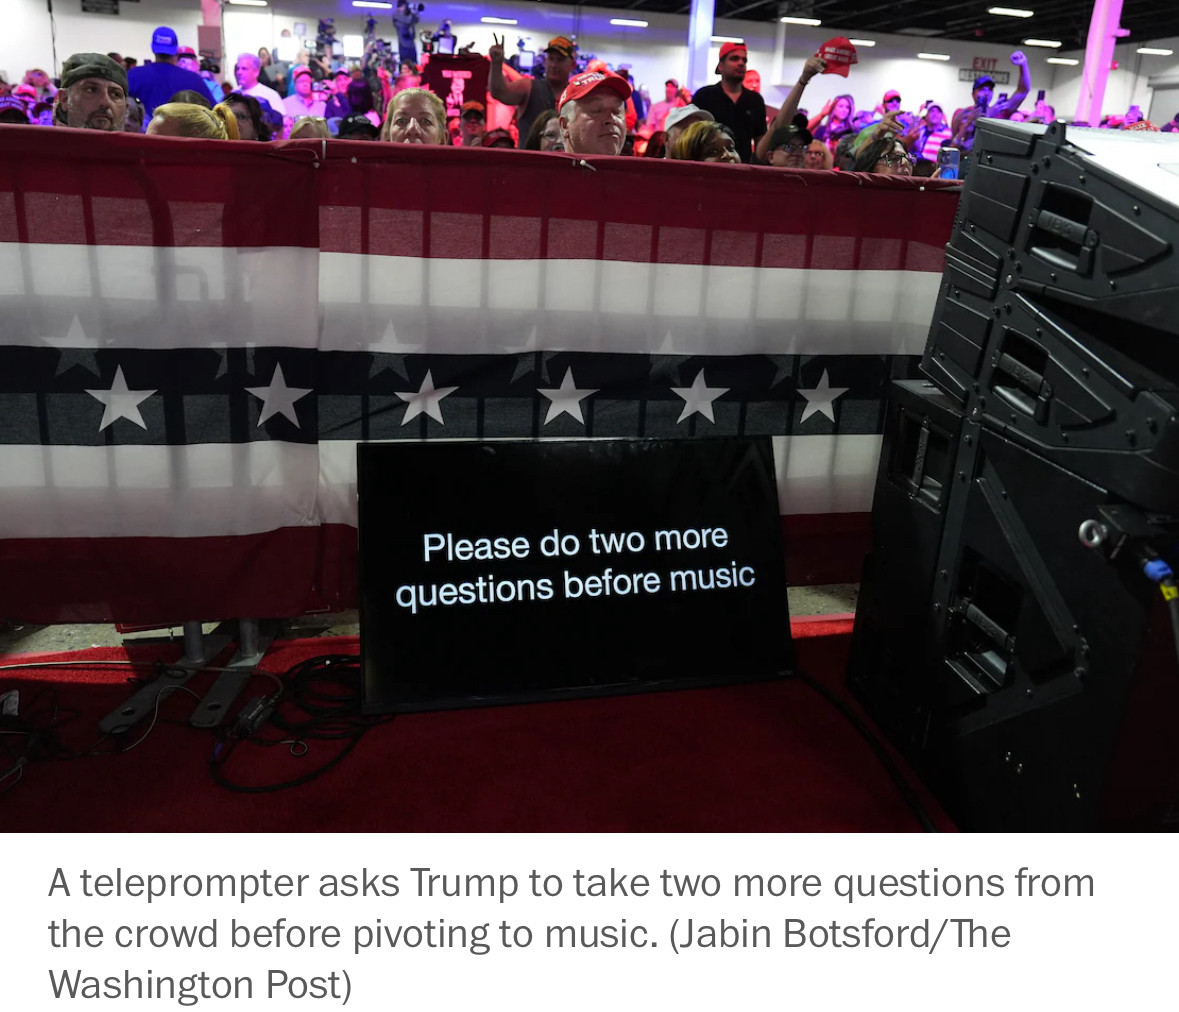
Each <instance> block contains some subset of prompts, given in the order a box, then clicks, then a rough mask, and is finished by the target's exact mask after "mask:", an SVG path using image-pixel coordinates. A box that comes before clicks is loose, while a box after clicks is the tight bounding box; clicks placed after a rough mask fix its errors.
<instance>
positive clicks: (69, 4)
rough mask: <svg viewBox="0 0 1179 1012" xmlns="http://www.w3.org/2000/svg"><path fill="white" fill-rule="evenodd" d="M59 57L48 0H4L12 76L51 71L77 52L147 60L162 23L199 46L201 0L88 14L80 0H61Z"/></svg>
mask: <svg viewBox="0 0 1179 1012" xmlns="http://www.w3.org/2000/svg"><path fill="white" fill-rule="evenodd" d="M53 8H54V20H55V21H56V23H57V62H56V65H55V64H54V59H53V41H52V33H51V31H50V24H49V13H48V10H47V5H46V3H45V0H0V23H2V24H3V26H4V27H3V32H0V72H3V74H4V78H5V80H7V81H9V82H15V81H19V80H20V79H21V78H22V77H24V75H25V71H27V70H30V69H31V68H33V67H40V68H41V69H43V70H45V71H46V72H47V73H48V74H49V75H50V76H51V77H56V76H57V74H58V73H60V71H61V64H62V63H63V62H64V60H65V58H66V57H67V56H69V55H70V54H71V53H111V52H115V53H122V54H123V55H124V56H134V57H136V58H137V59H139V60H140V61H141V62H142V61H143V60H144V59H150V57H151V34H152V32H153V31H154V30H155V29H156V28H157V27H159V26H160V25H168V26H170V27H172V28H174V29H176V35H177V37H178V38H179V40H180V45H182V46H192V47H193V48H194V49H195V48H196V46H197V30H196V26H197V25H199V24H200V23H201V5H200V0H141V2H140V3H124V4H122V5H121V7H120V14H119V15H118V16H117V17H113V16H111V15H109V14H83V13H82V5H81V2H80V0H55V3H54V5H53Z"/></svg>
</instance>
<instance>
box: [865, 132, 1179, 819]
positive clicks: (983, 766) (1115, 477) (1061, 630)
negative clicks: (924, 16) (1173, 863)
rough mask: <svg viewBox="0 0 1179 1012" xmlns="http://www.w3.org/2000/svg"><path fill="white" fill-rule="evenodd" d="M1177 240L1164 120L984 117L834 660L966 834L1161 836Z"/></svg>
mask: <svg viewBox="0 0 1179 1012" xmlns="http://www.w3.org/2000/svg"><path fill="white" fill-rule="evenodd" d="M1177 243H1179V136H1177V135H1173V134H1152V133H1121V132H1116V131H1098V130H1075V131H1074V130H1067V131H1066V128H1065V126H1064V124H1060V123H1057V124H1054V125H1052V126H1049V127H1043V126H1035V125H1031V124H1016V123H1008V122H1005V121H996V120H984V121H983V122H982V124H981V125H980V127H979V130H978V134H977V137H976V142H975V164H974V166H973V169H972V171H971V173H970V176H969V177H968V179H967V181H966V183H965V185H964V188H963V192H962V197H961V201H960V204H959V212H958V215H957V217H956V219H955V223H954V231H953V235H952V237H951V240H950V242H949V244H948V246H947V248H946V267H945V272H944V274H943V278H942V284H941V288H940V291H939V296H938V302H937V307H936V309H935V312H934V317H933V322H932V324H931V328H930V335H929V340H928V343H927V346H926V350H925V354H924V356H923V358H922V364H921V367H922V372H923V373H924V374H925V375H926V376H927V377H928V378H929V381H928V382H926V381H920V380H919V381H913V380H909V381H899V382H896V383H894V385H893V388H892V391H891V396H890V402H889V417H888V421H887V424H886V429H885V437H884V445H883V451H882V456H881V465H880V470H879V473H878V477H877V483H876V493H875V499H874V502H873V548H872V551H871V553H870V555H869V557H868V559H867V562H866V565H865V571H864V577H863V581H862V584H861V591H860V602H859V607H858V610H857V614H856V625H855V632H854V635H853V645H852V657H851V663H850V667H849V681H850V684H851V687H852V689H853V691H854V692H855V693H856V695H857V696H858V698H859V699H860V700H861V702H862V703H863V705H864V706H865V708H866V709H867V710H868V712H869V713H870V714H871V715H872V717H873V718H874V720H875V721H876V722H877V723H878V724H879V725H880V727H881V728H882V729H883V730H884V731H885V732H886V733H887V735H888V736H889V737H890V738H891V740H892V741H893V743H894V744H895V745H896V746H897V747H898V748H899V749H900V750H901V751H902V752H903V753H904V754H905V755H906V756H907V757H908V759H909V760H910V761H911V762H912V763H913V764H914V766H915V767H916V768H917V770H918V771H919V772H920V774H921V775H922V776H923V778H924V779H925V781H926V782H927V784H928V785H929V786H930V787H931V789H932V790H933V791H934V793H935V794H936V795H937V797H938V798H939V800H940V801H941V803H942V804H943V806H944V807H945V808H946V810H947V811H948V812H949V813H950V814H951V816H952V817H953V818H954V819H955V821H956V822H957V823H958V825H959V826H961V827H962V828H963V829H967V830H978V831H1056V830H1092V829H1102V828H1108V829H1175V828H1179V658H1177V657H1176V652H1175V649H1176V647H1175V642H1174V641H1173V636H1172V628H1171V620H1170V617H1169V615H1168V603H1167V601H1165V600H1164V594H1163V593H1160V590H1162V589H1164V588H1165V587H1166V583H1167V577H1166V572H1167V566H1168V563H1169V565H1170V567H1172V568H1174V569H1179V252H1177V250H1176V245H1177ZM1160 581H1161V582H1160Z"/></svg>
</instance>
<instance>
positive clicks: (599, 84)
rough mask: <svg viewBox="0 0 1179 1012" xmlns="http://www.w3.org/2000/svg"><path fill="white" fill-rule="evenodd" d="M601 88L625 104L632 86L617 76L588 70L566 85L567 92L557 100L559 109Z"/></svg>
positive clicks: (573, 77)
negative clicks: (612, 93)
mask: <svg viewBox="0 0 1179 1012" xmlns="http://www.w3.org/2000/svg"><path fill="white" fill-rule="evenodd" d="M599 88H607V89H609V90H610V91H613V92H614V93H615V94H617V95H618V97H619V98H621V99H622V101H624V102H625V101H626V100H627V99H628V98H630V93H631V86H630V85H629V84H627V82H626V80H625V79H624V78H621V77H619V76H618V75H617V74H610V73H606V74H603V73H602V72H601V71H599V70H588V71H584V72H583V73H580V74H574V75H573V76H572V77H571V78H569V83H568V84H567V85H565V90H564V91H563V92H561V97H560V98H559V99H557V108H558V109H560V108H561V106H563V105H564V104H565V103H566V102H576V101H577V100H578V99H582V98H585V97H586V95H589V94H590V93H591V92H595V91H597V90H598V89H599Z"/></svg>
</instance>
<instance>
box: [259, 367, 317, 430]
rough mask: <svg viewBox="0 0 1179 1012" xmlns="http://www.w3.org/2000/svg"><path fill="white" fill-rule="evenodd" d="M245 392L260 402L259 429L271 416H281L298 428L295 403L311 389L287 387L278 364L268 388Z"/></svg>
mask: <svg viewBox="0 0 1179 1012" xmlns="http://www.w3.org/2000/svg"><path fill="white" fill-rule="evenodd" d="M246 392H247V393H251V394H253V395H254V396H255V397H257V398H258V399H259V400H260V401H262V413H261V415H259V416H258V426H259V427H261V426H262V424H263V423H264V422H265V421H266V420H267V419H268V418H270V417H271V416H272V415H278V414H281V415H283V416H285V417H286V418H289V419H290V420H291V422H292V423H293V424H294V426H295V428H299V427H300V426H299V416H298V414H297V413H296V412H295V401H297V400H299V398H301V397H306V396H307V395H308V394H309V393H311V388H310V387H289V386H287V381H286V377H284V376H283V374H282V365H281V364H278V365H275V367H274V373H273V375H272V376H271V377H270V386H265V387H246Z"/></svg>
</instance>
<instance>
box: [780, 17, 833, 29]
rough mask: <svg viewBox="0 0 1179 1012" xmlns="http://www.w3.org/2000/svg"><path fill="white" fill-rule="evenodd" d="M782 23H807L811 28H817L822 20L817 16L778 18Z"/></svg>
mask: <svg viewBox="0 0 1179 1012" xmlns="http://www.w3.org/2000/svg"><path fill="white" fill-rule="evenodd" d="M778 21H780V22H781V23H782V24H784V25H807V26H809V27H811V28H818V27H819V25H821V24H822V23H823V22H822V21H820V20H819V19H818V18H778Z"/></svg>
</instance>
